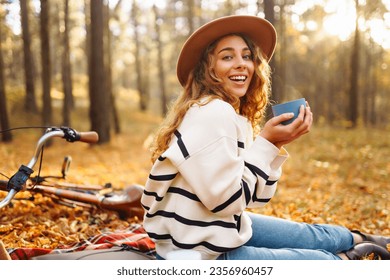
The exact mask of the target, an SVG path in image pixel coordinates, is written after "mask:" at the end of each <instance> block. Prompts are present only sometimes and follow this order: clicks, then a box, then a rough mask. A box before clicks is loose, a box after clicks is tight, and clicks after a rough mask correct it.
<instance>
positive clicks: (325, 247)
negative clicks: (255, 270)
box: [218, 213, 353, 260]
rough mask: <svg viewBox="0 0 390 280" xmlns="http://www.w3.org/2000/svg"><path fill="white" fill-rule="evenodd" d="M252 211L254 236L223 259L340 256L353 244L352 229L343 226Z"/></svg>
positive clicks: (322, 258)
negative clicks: (310, 222) (282, 217)
mask: <svg viewBox="0 0 390 280" xmlns="http://www.w3.org/2000/svg"><path fill="white" fill-rule="evenodd" d="M249 215H250V218H251V220H252V229H253V235H252V237H251V239H250V240H249V241H248V242H247V243H246V244H244V245H243V246H241V247H239V248H237V249H235V250H232V251H230V252H227V253H224V254H222V255H221V256H219V258H218V259H219V260H340V257H338V256H337V254H338V253H340V252H343V251H346V250H348V249H350V248H351V247H352V246H353V236H352V233H351V232H350V231H349V230H348V229H346V228H345V227H342V226H336V225H323V224H306V223H298V222H293V221H289V220H285V219H280V218H275V217H269V216H264V215H259V214H254V213H249Z"/></svg>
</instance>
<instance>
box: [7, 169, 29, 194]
mask: <svg viewBox="0 0 390 280" xmlns="http://www.w3.org/2000/svg"><path fill="white" fill-rule="evenodd" d="M33 172H34V170H32V169H31V168H29V167H27V166H25V165H21V166H20V167H19V170H18V172H16V173H15V175H13V176H12V177H11V178H10V179H9V181H8V185H7V190H8V191H9V190H11V189H12V190H15V191H17V192H18V191H21V190H22V189H23V186H24V185H25V184H26V182H27V180H28V178H29V177H30V175H31V174H32V173H33Z"/></svg>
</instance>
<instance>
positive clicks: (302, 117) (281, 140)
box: [260, 103, 313, 149]
mask: <svg viewBox="0 0 390 280" xmlns="http://www.w3.org/2000/svg"><path fill="white" fill-rule="evenodd" d="M293 116H294V115H293V114H292V113H285V114H282V115H279V116H276V117H273V118H272V119H270V120H269V121H267V122H266V124H265V125H264V127H263V130H262V131H261V132H260V136H262V137H264V138H265V139H267V140H268V141H269V142H271V143H272V144H274V145H275V146H276V147H278V148H279V149H280V148H281V147H282V146H283V145H286V144H288V143H290V142H292V141H294V140H295V139H297V138H299V137H300V136H302V135H304V134H306V133H308V132H309V131H310V128H311V125H312V123H313V113H312V112H311V110H310V107H309V104H308V103H306V108H305V107H304V106H303V105H302V106H301V108H300V109H299V115H298V117H297V118H296V119H295V120H294V121H293V122H292V123H290V124H288V125H283V124H281V122H283V121H286V120H289V119H291V118H292V117H293Z"/></svg>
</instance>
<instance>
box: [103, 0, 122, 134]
mask: <svg viewBox="0 0 390 280" xmlns="http://www.w3.org/2000/svg"><path fill="white" fill-rule="evenodd" d="M117 5H118V4H117ZM110 16H111V15H110V7H109V5H108V3H107V4H105V5H104V31H105V34H106V40H105V44H104V47H105V51H104V53H105V54H106V57H105V58H106V60H105V63H104V65H105V68H104V69H105V71H106V78H107V82H106V88H107V89H106V90H107V94H108V96H109V97H110V104H111V110H110V112H111V118H110V119H111V120H112V122H113V124H114V131H115V133H116V134H119V133H120V132H121V128H120V121H119V114H118V110H117V107H116V102H115V95H114V91H113V89H112V70H111V64H112V63H111V30H110Z"/></svg>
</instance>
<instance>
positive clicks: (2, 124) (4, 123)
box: [0, 9, 12, 142]
mask: <svg viewBox="0 0 390 280" xmlns="http://www.w3.org/2000/svg"><path fill="white" fill-rule="evenodd" d="M2 28H3V17H2V11H1V9H0V129H1V130H5V131H4V132H3V133H1V141H3V142H9V141H11V140H12V134H11V131H7V129H9V120H8V110H7V100H6V93H5V80H4V70H3V69H4V63H3V52H2V47H1V46H2V39H3V36H2Z"/></svg>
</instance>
